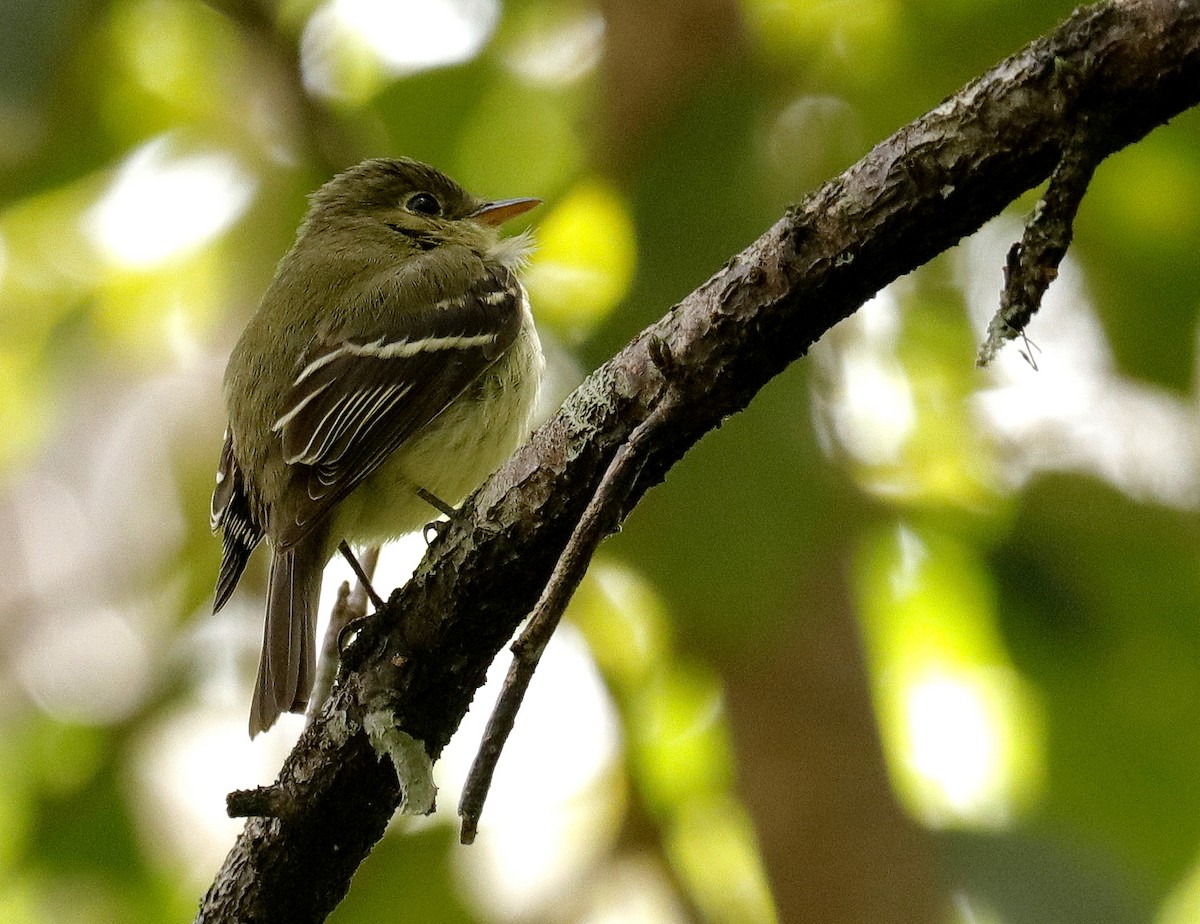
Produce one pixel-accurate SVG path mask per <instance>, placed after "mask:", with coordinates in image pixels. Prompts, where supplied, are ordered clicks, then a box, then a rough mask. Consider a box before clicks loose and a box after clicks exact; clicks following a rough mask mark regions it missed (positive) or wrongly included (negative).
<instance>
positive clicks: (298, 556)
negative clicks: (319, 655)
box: [250, 534, 325, 738]
mask: <svg viewBox="0 0 1200 924" xmlns="http://www.w3.org/2000/svg"><path fill="white" fill-rule="evenodd" d="M324 547H325V542H324V537H323V536H320V535H313V534H310V535H308V536H306V537H305V538H304V539H302V540H301V541H300V542H299V543H297V544H296V545H294V546H292V547H291V548H289V549H285V550H284V551H282V552H281V551H276V552H275V553H274V555H273V556H272V558H271V578H270V587H269V589H268V590H267V619H266V626H265V627H264V629H263V650H262V657H261V659H260V660H259V663H258V682H257V683H256V684H255V686H254V701H253V702H252V704H251V706H250V737H252V738H253V737H254V736H255V735H257V734H258V733H259V732H260V731H266V730H267V729H268V728H270V727H271V726H272V725H274V724H275V720H276V719H278V718H279V716H280V715H281V714H282V713H284V712H300V711H302V710H303V709H304V707H305V706H306V705H307V704H308V694H309V693H310V692H312V685H313V676H314V674H315V672H316V638H315V636H316V623H317V601H318V598H319V596H320V592H321V572H322V571H323V570H324V568H325V554H324Z"/></svg>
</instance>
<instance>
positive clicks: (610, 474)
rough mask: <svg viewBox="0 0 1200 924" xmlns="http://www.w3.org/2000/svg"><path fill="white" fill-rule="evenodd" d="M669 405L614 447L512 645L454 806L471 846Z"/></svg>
mask: <svg viewBox="0 0 1200 924" xmlns="http://www.w3.org/2000/svg"><path fill="white" fill-rule="evenodd" d="M673 406H674V405H673V402H672V401H671V400H670V398H665V399H663V400H662V401H660V402H659V404H658V405H657V406H656V407H655V408H654V410H653V411H652V412H651V413H650V414H649V416H647V417H646V419H645V420H643V421H642V422H641V423H640V424H638V426H636V427H635V428H634V429H633V432H632V433H630V434H629V438H628V439H627V440H626V441H625V442H624V443H623V444H622V445H621V446H620V448H618V449H617V451H616V453H615V454H614V455H613V459H612V462H610V463H609V466H608V468H607V470H606V471H605V472H604V476H603V477H602V478H601V479H600V483H599V484H598V485H597V487H596V492H595V494H593V495H592V499H591V500H590V501H589V502H588V505H587V508H586V509H585V510H584V512H583V516H582V517H580V520H579V523H578V525H577V526H576V527H575V530H574V532H573V533H572V534H571V538H570V540H569V541H568V542H567V544H566V546H565V547H564V549H563V552H562V555H561V556H560V557H559V559H558V563H557V564H556V565H555V566H554V571H553V572H552V573H551V575H550V580H549V582H548V583H547V584H546V587H545V589H544V590H543V591H542V595H541V597H540V598H539V599H538V602H537V605H536V606H535V607H534V609H533V615H532V616H530V618H529V624H528V625H527V626H526V627H525V631H524V632H522V633H521V636H520V637H519V638H518V639H517V640H516V642H514V643H513V646H512V652H513V662H512V665H511V666H510V667H509V669H508V676H506V677H505V678H504V686H503V687H502V688H501V690H500V696H499V698H498V699H497V700H496V706H495V708H494V709H493V710H492V715H491V718H490V719H488V724H487V728H486V729H485V731H484V733H483V740H482V741H481V742H480V745H479V752H478V753H477V754H476V755H475V760H474V762H473V763H472V764H471V771H470V773H469V774H468V775H467V781H466V784H465V785H464V786H463V793H462V798H461V799H460V800H459V803H458V814H459V815H460V816H461V817H462V834H461V836H460V839H461V841H462V843H464V844H470V843H473V842H474V840H475V834H476V832H477V830H478V827H479V816H480V814H481V813H482V812H483V803H484V801H485V800H486V799H487V794H488V790H489V789H490V788H491V785H492V777H493V775H494V774H495V772H496V764H497V762H498V761H499V760H500V752H501V751H502V750H503V749H504V744H505V742H506V741H507V740H508V735H509V733H510V732H511V731H512V728H513V723H514V722H515V721H516V718H517V711H518V710H519V709H520V708H521V702H522V701H523V700H524V698H525V691H526V690H528V689H529V682H530V680H532V679H533V672H534V671H535V670H536V669H537V666H538V662H539V661H540V660H541V657H542V652H544V651H545V650H546V645H547V644H549V642H550V637H551V636H552V635H553V634H554V630H555V629H556V628H557V627H558V623H559V621H560V620H561V619H562V614H563V611H564V610H565V609H566V608H567V604H568V603H569V602H570V600H571V597H572V596H573V595H574V593H575V590H576V588H578V587H579V582H580V581H581V580H583V575H584V573H585V572H586V571H587V566H588V563H589V562H590V561H591V559H592V555H593V554H594V553H595V551H596V547H597V546H598V545H599V544H600V541H601V540H602V539H603V538H604V537H605V536H607V535H609V534H610V533H612V532H614V531H615V530H616V529H617V527H618V526H619V525H620V521H621V518H622V515H623V507H622V505H623V503H624V501H625V500H626V498H627V497H628V496H629V491H630V489H631V488H632V487H633V483H634V481H635V480H636V479H637V476H638V473H639V472H640V471H641V468H642V464H643V463H644V461H645V458H644V449H645V447H646V446H647V445H649V438H650V437H651V436H652V435H653V433H654V431H655V430H657V429H658V427H660V426H661V425H662V424H663V423H664V421H666V420H667V418H668V417H669V415H670V413H671V410H672V409H673Z"/></svg>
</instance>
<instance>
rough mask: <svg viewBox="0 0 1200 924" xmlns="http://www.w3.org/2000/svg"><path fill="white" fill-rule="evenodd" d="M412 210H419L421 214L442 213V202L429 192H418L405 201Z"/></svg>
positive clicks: (406, 205)
mask: <svg viewBox="0 0 1200 924" xmlns="http://www.w3.org/2000/svg"><path fill="white" fill-rule="evenodd" d="M404 207H405V208H406V209H408V210H409V211H410V212H418V213H420V214H421V215H440V214H441V213H442V204H441V203H440V202H438V201H437V199H435V198H434V197H433V196H431V195H430V194H429V193H424V192H422V193H417V194H416V195H415V196H413V197H412V198H411V199H409V200H408V202H407V203H405V206H404Z"/></svg>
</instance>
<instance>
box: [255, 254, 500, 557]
mask: <svg viewBox="0 0 1200 924" xmlns="http://www.w3.org/2000/svg"><path fill="white" fill-rule="evenodd" d="M521 301H522V292H521V288H520V285H519V284H518V283H517V281H516V279H515V278H514V277H513V276H512V274H511V273H509V272H507V271H506V270H501V271H497V272H492V273H486V274H484V275H482V276H480V277H479V278H477V279H476V280H475V281H474V282H473V283H472V285H471V286H469V287H468V288H467V290H466V291H464V292H463V293H461V294H460V295H458V296H456V297H453V298H448V299H444V300H442V301H440V302H437V303H435V304H431V305H429V306H428V307H427V308H425V309H423V310H421V311H410V312H406V313H405V314H404V315H402V316H399V317H396V318H394V319H392V320H390V321H389V322H388V323H389V325H390V327H389V329H388V330H387V331H385V332H382V333H379V332H376V333H374V334H373V335H371V336H369V337H364V336H356V337H352V336H343V337H337V338H334V339H332V340H329V341H327V342H323V343H320V344H318V345H317V347H316V348H315V349H314V350H312V351H310V352H309V353H308V354H307V355H306V356H305V357H304V359H303V366H302V368H301V369H300V371H299V373H298V374H297V376H296V378H295V381H294V382H293V383H292V387H291V389H290V390H289V392H288V394H287V400H286V402H285V407H284V409H283V412H282V413H281V414H280V415H279V418H278V419H277V420H276V421H275V423H274V426H273V429H274V430H275V431H276V432H277V433H279V436H280V438H281V439H282V441H283V456H284V460H285V461H286V462H287V463H288V464H289V465H291V466H293V467H294V477H295V479H296V481H295V482H294V483H295V484H296V485H297V487H298V488H300V489H301V490H304V491H306V493H307V499H306V500H305V499H303V498H302V499H301V501H300V502H299V503H297V504H296V505H295V507H294V508H293V510H294V516H293V517H292V520H291V522H281V523H279V524H278V526H279V534H278V536H277V539H278V545H279V547H280V548H288V547H290V546H292V545H294V544H295V543H296V542H298V541H299V540H300V539H301V538H303V537H304V536H305V535H307V534H308V533H309V532H310V530H311V529H312V528H313V526H314V525H315V524H316V523H317V522H319V521H320V519H321V518H322V516H323V515H324V514H326V513H328V511H329V510H330V509H332V507H333V506H334V505H335V504H336V503H337V502H338V501H340V500H341V499H342V498H344V497H345V496H346V495H347V494H349V493H350V492H351V491H353V490H354V488H355V487H357V486H358V485H359V484H360V483H361V482H362V481H363V479H365V478H366V477H367V476H369V475H370V474H371V473H372V472H374V471H375V469H377V468H378V467H379V466H380V464H381V463H382V462H383V461H384V460H385V459H386V458H387V457H388V456H389V455H390V454H391V453H393V452H394V451H395V450H396V449H397V448H398V447H399V446H400V445H401V444H402V443H403V442H404V441H405V440H407V439H408V438H409V437H410V436H412V435H413V434H414V433H416V432H417V431H418V430H420V429H421V428H422V427H424V426H425V425H426V424H428V423H429V422H430V421H432V420H433V419H434V418H435V417H437V416H438V415H439V414H441V413H442V411H444V410H445V409H446V407H447V406H448V405H449V404H450V403H451V402H452V401H453V400H454V399H455V398H457V397H458V396H459V395H460V394H462V392H463V391H464V390H465V389H466V388H467V386H468V385H470V384H471V382H473V381H474V380H475V379H476V378H477V377H478V376H479V375H480V374H481V373H482V372H483V371H484V370H485V369H487V368H488V367H489V366H490V365H491V364H492V363H494V362H495V361H496V360H497V359H498V358H499V357H500V356H501V354H503V353H504V351H505V350H506V349H508V347H509V346H511V345H512V343H513V341H514V340H515V339H516V337H517V334H518V333H519V331H520V327H521V312H522V305H521Z"/></svg>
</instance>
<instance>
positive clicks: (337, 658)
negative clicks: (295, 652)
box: [308, 545, 379, 724]
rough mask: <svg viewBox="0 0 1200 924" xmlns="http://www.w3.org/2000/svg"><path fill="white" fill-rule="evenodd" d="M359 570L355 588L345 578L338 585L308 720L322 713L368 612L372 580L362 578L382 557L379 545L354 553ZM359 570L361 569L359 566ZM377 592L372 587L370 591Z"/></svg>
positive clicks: (370, 571)
mask: <svg viewBox="0 0 1200 924" xmlns="http://www.w3.org/2000/svg"><path fill="white" fill-rule="evenodd" d="M354 560H355V561H356V562H357V564H358V566H359V569H361V571H360V580H359V582H358V584H357V585H356V586H355V588H354V591H353V592H351V590H350V582H349V581H343V582H342V586H341V587H340V588H339V589H338V596H337V602H336V603H334V605H333V611H332V612H331V613H330V614H329V627H328V628H327V629H326V630H325V641H324V642H323V643H322V645H321V653H320V656H319V657H318V658H317V676H316V680H315V681H314V683H313V691H312V696H310V697H309V701H308V722H309V723H310V724H311V723H312V721H313V719H314V718H316V716H317V715H318V714H319V713H320V711H321V707H322V706H323V705H325V700H326V699H328V697H329V693H330V691H331V690H332V689H333V682H334V677H335V676H336V675H337V671H338V664H339V663H340V662H341V657H342V650H343V649H344V648H345V644H346V640H347V638H348V637H349V636H351V635H353V634H354V633H355V632H357V631H358V629H359V627H360V626H361V625H362V623H363V620H365V619H366V616H367V603H368V599H367V595H368V588H370V587H371V584H370V582H369V581H368V582H365V583H364V582H363V581H362V580H361V576H362V574H366V575H368V576H369V575H372V574H374V573H375V564H376V562H378V561H379V546H377V545H373V546H369V547H368V548H366V549H364V550H363V552H362V556H361V558H359V557H358V556H354ZM356 570H358V569H356ZM370 592H371V593H374V591H373V590H371V591H370Z"/></svg>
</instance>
